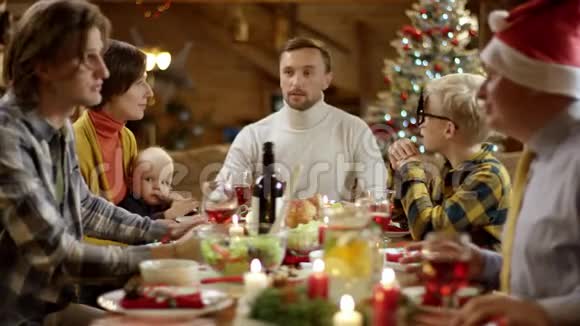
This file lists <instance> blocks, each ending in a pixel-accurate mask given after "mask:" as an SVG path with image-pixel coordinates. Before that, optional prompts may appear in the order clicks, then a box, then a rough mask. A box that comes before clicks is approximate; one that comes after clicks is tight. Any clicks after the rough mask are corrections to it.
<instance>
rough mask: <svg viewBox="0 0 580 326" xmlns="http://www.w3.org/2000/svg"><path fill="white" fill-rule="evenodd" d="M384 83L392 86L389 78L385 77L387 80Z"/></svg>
mask: <svg viewBox="0 0 580 326" xmlns="http://www.w3.org/2000/svg"><path fill="white" fill-rule="evenodd" d="M383 82H384V83H385V84H386V85H390V84H391V79H390V78H389V77H388V76H385V78H383Z"/></svg>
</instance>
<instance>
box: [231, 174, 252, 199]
mask: <svg viewBox="0 0 580 326" xmlns="http://www.w3.org/2000/svg"><path fill="white" fill-rule="evenodd" d="M231 183H232V184H233V187H234V190H235V192H236V197H237V199H238V205H239V206H242V205H246V206H249V205H250V204H251V203H250V202H251V200H252V173H251V172H250V171H248V170H245V171H237V172H233V173H232V174H231Z"/></svg>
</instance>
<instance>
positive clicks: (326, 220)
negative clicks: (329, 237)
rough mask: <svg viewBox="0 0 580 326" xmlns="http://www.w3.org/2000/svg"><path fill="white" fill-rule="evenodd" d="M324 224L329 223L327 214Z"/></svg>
mask: <svg viewBox="0 0 580 326" xmlns="http://www.w3.org/2000/svg"><path fill="white" fill-rule="evenodd" d="M322 220H323V222H324V224H328V216H325V217H324V218H323V219H322Z"/></svg>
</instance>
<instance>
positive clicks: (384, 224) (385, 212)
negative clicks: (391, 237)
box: [369, 203, 391, 232]
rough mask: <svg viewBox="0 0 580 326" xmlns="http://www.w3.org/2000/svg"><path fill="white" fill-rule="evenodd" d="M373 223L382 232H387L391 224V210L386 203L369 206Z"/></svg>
mask: <svg viewBox="0 0 580 326" xmlns="http://www.w3.org/2000/svg"><path fill="white" fill-rule="evenodd" d="M369 211H370V214H371V216H372V218H373V221H374V222H375V223H376V224H378V225H379V226H380V227H381V229H382V230H383V232H386V231H389V225H390V224H391V210H390V205H389V204H388V203H375V204H371V205H370V206H369Z"/></svg>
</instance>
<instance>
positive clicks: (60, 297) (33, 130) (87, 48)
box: [0, 0, 198, 325]
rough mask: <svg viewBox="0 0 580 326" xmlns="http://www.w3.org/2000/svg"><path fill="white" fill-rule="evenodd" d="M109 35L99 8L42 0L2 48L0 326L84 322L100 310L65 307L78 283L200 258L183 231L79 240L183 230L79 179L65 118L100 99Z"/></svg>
mask: <svg viewBox="0 0 580 326" xmlns="http://www.w3.org/2000/svg"><path fill="white" fill-rule="evenodd" d="M108 35H109V22H108V20H107V19H106V18H105V17H104V16H103V15H102V14H101V13H100V11H99V9H98V8H97V7H96V6H94V5H92V4H89V3H88V2H85V1H81V0H48V1H47V0H43V1H39V2H36V3H35V4H33V5H32V7H30V8H29V9H28V10H27V11H26V12H25V13H24V15H23V16H22V18H21V20H20V21H19V24H18V26H17V27H16V31H15V33H14V36H13V41H12V42H11V43H10V45H9V46H8V49H7V53H6V56H5V67H6V68H5V70H4V73H5V80H7V81H9V90H8V93H7V94H6V95H5V96H4V97H3V98H2V100H1V101H0V218H1V219H0V223H1V224H0V257H1V260H2V264H0V275H1V277H0V297H1V298H2V299H1V300H0V325H37V324H42V323H44V322H47V320H52V321H62V322H64V320H66V323H67V324H68V325H70V324H74V320H77V321H79V322H80V323H88V322H89V319H90V318H92V317H95V315H97V311H98V310H97V309H92V310H91V308H89V307H83V306H80V305H74V304H70V302H71V301H72V299H73V289H74V285H75V284H79V283H83V282H95V281H99V280H103V279H109V280H110V279H114V278H117V279H119V278H122V277H126V276H128V275H130V274H132V273H134V272H136V271H137V269H138V263H139V262H140V261H142V260H144V259H149V258H171V257H180V258H196V257H198V256H197V248H198V246H197V245H198V243H197V240H195V239H194V238H192V237H191V236H190V235H189V234H188V236H186V237H183V238H182V239H180V240H178V241H177V242H176V243H174V244H170V245H160V246H154V247H151V246H129V247H125V248H121V247H113V246H111V247H99V246H94V245H89V244H86V243H83V242H82V241H81V239H82V237H83V235H84V234H86V235H91V236H95V237H99V238H104V239H110V240H116V241H121V242H124V243H129V244H139V243H144V242H151V241H154V240H157V239H161V238H162V237H164V236H167V235H171V236H174V237H177V236H179V235H180V234H183V233H185V231H186V230H184V229H182V228H181V227H178V226H177V224H173V223H168V222H154V221H152V220H151V219H149V218H143V217H140V216H138V215H134V214H130V213H128V212H127V211H125V210H123V209H120V208H117V207H115V206H113V205H112V204H109V203H108V202H107V201H106V200H104V199H101V198H99V197H97V196H94V195H92V194H91V193H90V192H89V191H88V188H87V186H86V184H85V182H84V181H83V178H82V177H81V175H80V172H79V166H78V162H77V157H76V154H75V151H74V148H75V145H74V138H73V135H74V133H73V130H72V127H71V124H70V121H69V120H68V117H69V116H70V114H71V113H72V112H73V111H74V108H75V107H76V106H79V105H84V106H91V105H94V104H97V103H99V101H100V99H101V95H100V87H101V84H102V81H103V79H105V78H107V77H108V75H109V72H108V70H107V67H106V66H105V64H104V62H103V59H102V54H103V52H104V48H105V41H106V39H107V37H108ZM47 316H50V318H46V317H47ZM71 318H72V319H71Z"/></svg>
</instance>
